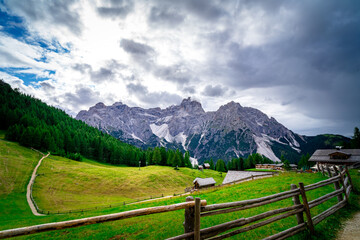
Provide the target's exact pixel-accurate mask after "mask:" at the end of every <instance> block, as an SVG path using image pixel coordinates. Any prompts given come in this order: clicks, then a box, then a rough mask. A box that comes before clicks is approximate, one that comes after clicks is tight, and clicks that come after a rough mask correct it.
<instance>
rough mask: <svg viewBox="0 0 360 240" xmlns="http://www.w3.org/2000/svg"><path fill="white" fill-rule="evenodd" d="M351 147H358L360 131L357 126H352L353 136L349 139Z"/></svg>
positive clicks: (359, 145)
mask: <svg viewBox="0 0 360 240" xmlns="http://www.w3.org/2000/svg"><path fill="white" fill-rule="evenodd" d="M351 147H352V148H360V131H359V128H358V127H355V128H354V136H353V137H352V139H351Z"/></svg>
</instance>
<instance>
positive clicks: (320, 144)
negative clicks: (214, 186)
mask: <svg viewBox="0 0 360 240" xmlns="http://www.w3.org/2000/svg"><path fill="white" fill-rule="evenodd" d="M76 119H78V120H82V121H84V122H85V123H87V124H88V125H90V126H93V127H96V128H98V129H100V130H101V131H103V132H106V133H108V134H110V135H112V136H114V137H116V138H118V139H119V140H121V141H124V142H127V143H130V144H133V145H135V146H138V147H141V148H148V147H156V146H164V147H166V148H174V149H175V148H178V149H180V150H182V151H189V153H190V155H191V156H192V157H193V158H195V159H197V160H198V161H199V163H202V162H203V161H205V160H209V159H210V158H213V159H214V160H217V159H220V158H221V159H224V160H225V161H227V160H230V159H232V158H237V157H246V156H248V155H249V154H251V153H255V152H257V153H260V154H262V155H264V156H266V157H268V158H270V159H271V160H273V161H276V162H278V161H280V156H281V155H284V156H285V157H286V158H287V159H289V160H290V162H297V160H298V158H299V157H300V155H301V154H305V153H310V154H312V152H313V151H315V150H316V148H326V147H333V146H334V145H336V144H339V143H341V142H342V141H348V139H347V138H346V137H343V136H340V135H319V136H316V137H307V136H303V135H299V134H296V133H294V132H292V131H291V130H289V129H287V128H286V127H285V126H283V125H282V124H281V123H279V122H278V121H276V119H274V118H273V117H270V118H269V117H268V116H267V115H266V114H264V113H263V112H261V111H260V110H258V109H255V108H251V107H243V106H241V105H240V104H239V103H235V102H229V103H227V104H226V105H223V106H221V107H220V108H219V109H218V110H217V111H209V112H205V111H204V109H203V108H202V106H201V104H200V103H199V102H198V101H195V100H192V99H191V98H187V99H184V100H183V101H182V102H181V104H180V105H173V106H170V107H168V108H165V109H161V108H150V109H143V108H140V107H129V106H127V105H126V104H123V103H121V102H116V103H114V104H113V105H111V106H106V105H105V104H103V103H101V102H100V103H97V104H96V105H95V106H93V107H90V109H89V110H88V111H86V110H82V111H80V112H79V113H78V115H77V116H76Z"/></svg>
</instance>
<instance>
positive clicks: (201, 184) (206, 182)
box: [193, 177, 216, 189]
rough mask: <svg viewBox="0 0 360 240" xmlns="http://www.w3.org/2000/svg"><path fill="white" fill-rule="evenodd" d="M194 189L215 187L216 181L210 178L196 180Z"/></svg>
mask: <svg viewBox="0 0 360 240" xmlns="http://www.w3.org/2000/svg"><path fill="white" fill-rule="evenodd" d="M193 184H194V188H195V189H201V188H207V187H213V186H215V184H216V182H215V180H214V179H213V178H212V177H210V178H195V180H194V181H193Z"/></svg>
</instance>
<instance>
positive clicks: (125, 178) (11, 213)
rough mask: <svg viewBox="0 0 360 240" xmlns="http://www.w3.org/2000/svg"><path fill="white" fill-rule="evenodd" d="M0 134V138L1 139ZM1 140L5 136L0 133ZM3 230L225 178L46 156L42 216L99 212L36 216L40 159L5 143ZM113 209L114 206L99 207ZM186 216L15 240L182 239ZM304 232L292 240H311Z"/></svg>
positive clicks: (239, 195)
mask: <svg viewBox="0 0 360 240" xmlns="http://www.w3.org/2000/svg"><path fill="white" fill-rule="evenodd" d="M0 134H1V133H0ZM0 137H1V135H0ZM0 156H1V158H0V183H1V185H0V230H5V229H11V228H17V227H25V226H31V225H36V224H42V223H48V222H55V221H64V220H70V219H78V218H83V217H90V216H98V215H103V214H110V213H116V212H122V211H128V210H133V209H139V208H145V207H153V206H161V205H169V204H174V203H180V202H184V201H185V197H186V196H177V197H171V198H162V199H156V200H152V201H146V202H141V203H136V204H129V205H122V204H118V205H116V203H121V202H122V201H131V200H136V199H137V198H145V197H149V196H158V195H161V194H164V195H173V194H174V193H179V192H183V191H184V188H185V187H188V186H191V183H192V181H193V179H194V178H195V177H208V176H211V177H214V179H215V180H216V181H217V182H218V183H221V182H222V179H223V178H224V176H225V174H222V176H221V175H220V174H219V173H217V172H214V171H211V170H205V171H204V172H199V171H197V170H191V169H180V170H174V169H173V168H170V167H160V166H150V167H143V168H141V170H140V171H139V169H138V168H130V167H122V166H111V165H106V164H100V163H95V162H93V161H90V160H84V161H83V162H76V161H73V160H68V159H65V158H60V157H54V156H51V158H47V159H45V160H44V161H43V163H42V166H41V167H40V168H39V171H38V174H39V175H38V177H37V179H36V182H35V185H34V198H35V200H36V202H37V204H38V205H39V207H40V208H42V209H44V210H54V211H56V210H69V209H81V208H86V207H95V206H99V208H98V209H96V210H92V211H87V212H83V213H67V214H50V215H46V216H41V217H36V216H34V215H32V213H31V211H30V209H29V207H28V205H27V202H26V196H25V195H26V191H25V189H26V184H27V182H28V180H29V178H30V175H31V172H32V170H33V168H34V166H35V165H36V163H37V162H38V160H39V159H40V155H39V154H38V153H36V152H35V151H33V150H30V149H27V148H24V147H21V146H19V145H18V144H17V143H12V142H7V141H3V140H0ZM351 174H352V177H353V182H354V185H355V186H356V187H357V188H358V189H360V177H359V175H358V172H357V171H354V170H353V171H351ZM324 179H326V178H325V177H323V176H321V175H320V174H308V173H303V174H300V173H299V174H297V173H279V174H278V175H275V176H274V177H271V178H263V179H257V180H254V181H248V182H243V183H240V184H236V185H232V186H227V187H222V188H216V189H210V190H203V191H200V192H196V193H194V194H193V196H194V197H200V198H201V199H205V200H207V203H208V204H215V203H223V202H232V201H239V200H245V199H252V198H259V197H263V196H267V195H270V194H275V193H278V192H281V191H287V190H289V189H290V184H292V183H295V184H298V183H299V182H303V183H304V184H305V185H307V184H311V183H315V182H318V181H321V180H324ZM333 190H334V187H333V185H328V186H326V187H323V188H320V189H317V190H313V191H310V192H309V195H308V198H309V200H312V199H315V198H317V197H319V196H320V195H324V194H326V193H328V192H331V191H333ZM359 200H360V199H359V195H356V194H354V193H352V194H351V199H350V203H351V204H350V205H348V206H347V207H345V208H343V209H341V210H340V211H338V212H337V213H336V214H334V215H332V216H331V217H329V218H327V219H326V220H325V221H323V222H321V223H320V224H319V225H317V226H316V227H315V229H316V235H315V236H312V239H333V238H334V237H335V235H336V231H337V230H339V228H340V227H341V223H342V222H343V221H344V220H345V219H347V218H349V217H351V215H352V214H354V213H355V212H356V211H359V210H360V207H359ZM336 201H337V200H336V198H333V199H331V200H330V201H327V202H326V203H324V204H321V205H320V206H318V207H316V208H314V209H312V210H311V211H312V214H313V216H315V215H316V214H318V213H320V212H321V211H324V210H325V209H327V208H329V207H330V206H332V205H333V204H334V203H336ZM108 204H113V205H115V206H113V207H111V208H100V206H104V205H108ZM291 205H292V201H291V199H287V200H283V201H280V202H276V203H272V204H270V205H267V206H264V207H261V208H255V209H249V210H245V211H241V212H235V213H228V214H222V215H216V216H209V217H204V218H202V219H201V228H205V227H209V226H212V225H215V224H219V223H223V222H227V221H230V220H234V219H237V218H240V217H248V216H252V215H255V214H259V213H262V212H266V211H268V210H271V209H276V208H281V207H286V206H291ZM183 221H184V210H178V211H174V212H168V213H161V214H155V215H149V216H143V217H135V218H131V219H125V220H119V221H114V222H107V223H101V224H94V225H88V226H83V227H78V228H72V229H65V230H58V231H50V232H45V233H39V234H34V235H29V236H22V237H17V238H15V239H165V238H168V237H172V236H176V235H179V234H182V233H183V225H182V223H183ZM295 224H296V218H295V216H291V217H289V218H287V219H284V220H282V221H278V222H275V223H273V224H270V225H267V226H265V227H261V228H258V229H255V230H252V231H250V232H247V233H243V234H240V235H238V236H234V237H233V238H232V239H240V238H241V239H261V238H264V237H266V236H269V235H272V234H274V233H277V232H279V231H282V230H285V229H286V228H289V227H291V226H294V225H295ZM309 237H310V236H309V233H308V232H306V231H305V232H303V233H300V234H297V235H296V236H294V237H292V238H290V239H308V238H309Z"/></svg>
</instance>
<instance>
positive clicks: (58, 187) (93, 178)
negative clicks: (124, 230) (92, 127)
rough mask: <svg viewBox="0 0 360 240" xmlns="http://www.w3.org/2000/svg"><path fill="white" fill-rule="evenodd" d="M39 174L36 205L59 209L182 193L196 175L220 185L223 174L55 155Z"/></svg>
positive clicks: (34, 190) (35, 188) (206, 170)
mask: <svg viewBox="0 0 360 240" xmlns="http://www.w3.org/2000/svg"><path fill="white" fill-rule="evenodd" d="M38 174H39V176H38V177H37V178H36V182H35V185H34V188H33V193H34V198H35V200H36V202H37V204H38V206H39V208H40V209H44V210H49V211H60V212H61V211H66V210H76V209H82V208H90V207H95V206H104V205H110V204H112V205H114V204H122V202H124V201H126V202H133V201H135V200H137V199H144V198H150V197H152V198H154V197H160V196H168V195H174V193H175V194H179V193H184V192H185V191H184V190H185V188H186V187H191V186H192V181H193V180H194V179H195V178H196V177H202V178H204V177H213V178H214V179H215V181H216V182H217V183H219V184H221V183H222V181H223V178H224V177H225V174H222V176H221V175H220V174H219V173H218V172H216V171H213V170H209V169H205V170H204V171H202V172H201V171H198V170H193V169H189V168H179V170H174V168H172V167H164V166H148V167H142V168H141V169H140V170H139V168H136V167H118V166H111V165H105V164H100V163H97V162H94V161H91V160H87V159H85V160H84V161H83V162H77V161H73V160H69V159H66V158H62V157H54V156H51V157H50V158H46V159H45V160H44V161H43V163H42V165H41V166H40V168H39V170H38Z"/></svg>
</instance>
